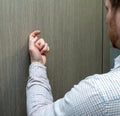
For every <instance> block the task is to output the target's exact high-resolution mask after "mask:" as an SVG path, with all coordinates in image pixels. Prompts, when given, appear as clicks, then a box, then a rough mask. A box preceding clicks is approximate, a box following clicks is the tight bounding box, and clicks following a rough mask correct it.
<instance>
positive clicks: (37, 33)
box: [29, 30, 40, 38]
mask: <svg viewBox="0 0 120 116" xmlns="http://www.w3.org/2000/svg"><path fill="white" fill-rule="evenodd" d="M39 34H40V30H35V31H33V32H32V33H31V34H30V36H29V37H30V38H34V37H36V36H37V35H39Z"/></svg>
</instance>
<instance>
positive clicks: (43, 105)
mask: <svg viewBox="0 0 120 116" xmlns="http://www.w3.org/2000/svg"><path fill="white" fill-rule="evenodd" d="M94 77H95V75H94V76H91V77H89V78H87V79H85V80H82V81H81V82H80V83H79V84H78V85H74V87H73V88H72V89H71V90H70V91H69V92H67V93H66V94H65V96H64V97H63V98H61V99H59V100H57V101H55V102H54V101H53V96H52V93H51V87H50V84H49V80H48V78H47V73H46V67H45V66H43V65H42V64H40V63H38V62H34V63H32V64H31V65H30V67H29V80H28V83H27V87H26V95H27V114H28V116H80V115H84V116H87V115H90V116H92V115H99V116H101V115H103V110H104V107H103V102H104V99H103V97H102V95H101V93H100V92H99V90H97V89H96V87H95V86H94V85H95V84H96V81H95V80H94ZM90 78H93V79H90Z"/></svg>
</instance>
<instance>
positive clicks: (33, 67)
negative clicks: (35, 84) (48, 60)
mask: <svg viewBox="0 0 120 116" xmlns="http://www.w3.org/2000/svg"><path fill="white" fill-rule="evenodd" d="M46 69H47V68H46V66H44V65H43V64H41V63H40V62H32V63H31V64H30V66H29V77H30V78H36V77H37V78H47V71H46Z"/></svg>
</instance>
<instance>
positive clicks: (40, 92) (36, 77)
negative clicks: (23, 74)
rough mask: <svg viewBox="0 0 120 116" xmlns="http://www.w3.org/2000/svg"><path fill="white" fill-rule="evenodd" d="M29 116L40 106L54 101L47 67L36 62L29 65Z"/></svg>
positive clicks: (27, 90)
mask: <svg viewBox="0 0 120 116" xmlns="http://www.w3.org/2000/svg"><path fill="white" fill-rule="evenodd" d="M26 94H27V111H28V116H30V115H31V114H32V113H33V112H35V111H36V110H37V109H40V107H41V108H42V107H44V106H45V105H48V104H52V103H53V97H52V93H51V87H50V84H49V80H48V78H47V74H46V67H45V66H43V65H42V64H40V63H38V62H34V63H32V64H31V65H30V67H29V80H28V83H27V87H26Z"/></svg>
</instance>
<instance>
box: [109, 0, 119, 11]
mask: <svg viewBox="0 0 120 116" xmlns="http://www.w3.org/2000/svg"><path fill="white" fill-rule="evenodd" d="M110 2H111V5H112V7H113V8H114V9H116V10H117V9H118V8H120V0H110Z"/></svg>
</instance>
